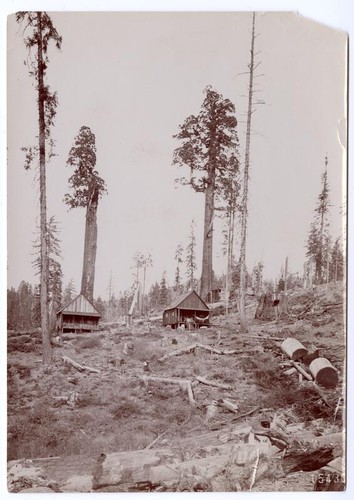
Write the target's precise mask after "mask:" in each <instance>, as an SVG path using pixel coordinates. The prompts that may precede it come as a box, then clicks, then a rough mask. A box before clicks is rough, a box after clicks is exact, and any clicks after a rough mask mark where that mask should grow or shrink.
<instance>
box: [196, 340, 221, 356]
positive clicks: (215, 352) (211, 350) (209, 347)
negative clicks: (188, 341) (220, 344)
mask: <svg viewBox="0 0 354 500" xmlns="http://www.w3.org/2000/svg"><path fill="white" fill-rule="evenodd" d="M196 346H197V347H199V348H200V349H204V351H209V352H212V353H214V354H222V351H221V350H220V349H216V347H211V346H210V345H205V344H199V343H198V342H197V343H196Z"/></svg>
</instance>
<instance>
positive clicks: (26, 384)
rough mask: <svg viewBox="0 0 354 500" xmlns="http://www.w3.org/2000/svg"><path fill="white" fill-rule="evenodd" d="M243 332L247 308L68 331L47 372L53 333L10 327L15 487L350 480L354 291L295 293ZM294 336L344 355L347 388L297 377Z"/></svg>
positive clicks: (220, 486)
mask: <svg viewBox="0 0 354 500" xmlns="http://www.w3.org/2000/svg"><path fill="white" fill-rule="evenodd" d="M249 300H250V301H249V304H248V314H249V317H250V318H252V317H254V311H255V309H256V306H257V304H256V301H255V300H254V299H252V298H250V299H249ZM238 329H239V324H238V314H237V313H233V314H230V315H229V316H227V317H225V316H223V315H219V316H216V315H215V314H214V316H213V318H212V327H210V328H207V329H204V328H203V329H200V330H196V331H193V330H192V331H185V330H184V331H183V330H182V331H174V330H168V329H167V330H166V329H164V328H162V326H160V325H159V324H155V325H151V324H150V325H148V324H140V325H133V326H132V327H126V326H120V327H117V326H113V327H112V328H110V329H109V330H107V331H102V332H96V333H92V334H81V335H74V334H63V335H61V337H60V338H58V339H55V347H54V361H55V362H54V365H53V367H51V368H50V369H47V370H44V369H43V367H42V364H41V352H40V349H41V345H40V333H39V332H31V333H28V332H27V333H24V332H22V333H14V332H12V333H11V334H9V340H8V346H9V356H8V387H9V391H8V415H9V416H8V458H9V461H10V462H9V489H10V490H11V491H21V490H23V489H26V488H31V487H33V486H35V487H36V486H41V487H50V488H51V489H52V490H54V491H73V490H77V491H84V490H85V491H90V490H92V489H94V490H96V491H136V490H157V491H193V490H197V491H199V490H200V491H240V490H250V489H252V490H254V491H289V490H292V491H310V490H313V489H314V488H316V489H328V488H329V489H334V488H343V476H342V474H343V473H344V469H343V464H342V463H341V458H340V457H342V456H343V439H344V437H345V436H344V432H343V425H344V424H343V415H344V403H345V401H344V393H345V373H344V360H345V334H344V311H343V290H342V288H341V287H340V286H339V285H338V284H336V285H333V284H331V285H329V286H328V287H327V288H326V287H325V286H323V287H319V288H318V289H316V290H311V291H307V290H304V291H303V290H301V291H297V292H294V293H292V294H290V296H289V315H288V316H286V317H282V318H281V319H278V320H275V321H272V322H261V321H259V320H250V328H249V332H248V334H244V335H241V334H240V333H239V331H238ZM288 337H292V338H296V339H297V340H299V341H301V342H302V343H303V344H304V345H305V347H306V348H308V349H311V348H312V349H314V348H316V349H318V350H319V352H320V355H321V356H324V357H326V358H327V359H328V360H329V361H330V362H331V363H332V365H333V366H334V367H335V369H336V370H337V373H338V375H339V383H338V384H337V385H336V387H334V388H333V389H324V388H321V387H319V386H318V385H317V384H316V383H314V382H313V381H309V380H307V379H306V378H303V377H302V376H300V374H299V372H298V371H297V370H294V371H293V373H290V374H287V373H288V372H289V368H291V365H290V364H289V359H287V357H286V355H285V354H284V353H283V352H282V350H281V344H282V340H283V339H285V338H288ZM72 361H74V362H76V363H78V364H79V365H78V366H76V367H75V366H73V364H72ZM74 364H75V363H74ZM78 368H79V369H78ZM91 368H92V370H90V369H91ZM142 450H145V451H142ZM50 457H52V458H50ZM335 459H336V461H335V462H333V460H335ZM338 460H339V462H338ZM326 464H330V465H329V466H327V469H323V467H324V466H326ZM330 467H332V469H331V468H330ZM323 477H325V479H326V481H324V482H323V481H322V479H323ZM338 478H339V479H338ZM337 479H338V480H337Z"/></svg>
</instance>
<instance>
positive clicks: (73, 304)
mask: <svg viewBox="0 0 354 500" xmlns="http://www.w3.org/2000/svg"><path fill="white" fill-rule="evenodd" d="M100 317H101V315H100V313H99V312H98V311H97V309H96V308H95V306H94V305H93V304H92V302H90V301H89V300H88V299H87V298H86V297H85V296H84V295H83V294H82V293H80V295H78V296H77V297H75V298H74V299H73V300H71V301H70V302H69V303H68V304H66V306H64V307H62V308H61V309H60V311H58V312H57V330H58V331H61V332H62V333H64V332H76V333H82V332H93V331H95V330H98V322H99V319H100Z"/></svg>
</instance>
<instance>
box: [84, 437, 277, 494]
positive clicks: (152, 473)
mask: <svg viewBox="0 0 354 500" xmlns="http://www.w3.org/2000/svg"><path fill="white" fill-rule="evenodd" d="M217 450H219V451H220V452H221V453H220V452H219V454H215V453H217ZM212 453H214V454H211V455H210V456H207V457H205V458H194V459H187V460H183V456H181V454H180V453H179V452H178V451H177V450H176V451H174V450H173V449H169V448H167V449H154V450H142V451H131V452H121V453H111V454H109V455H102V456H101V457H100V459H99V460H98V462H97V465H96V467H95V469H94V473H93V476H94V479H93V489H94V490H99V489H102V488H105V487H108V486H110V487H112V486H118V487H120V488H122V489H121V491H127V490H128V489H129V488H131V487H133V486H134V485H136V484H137V483H149V484H151V485H155V486H157V485H159V484H160V485H161V484H162V485H164V486H165V487H166V490H167V491H172V488H174V487H176V486H178V485H179V484H180V482H181V479H182V478H186V477H188V478H193V477H197V476H200V477H202V478H204V480H211V479H212V478H213V477H215V476H217V475H220V474H222V473H223V471H224V470H225V468H226V467H227V466H234V467H236V468H237V467H240V472H242V467H243V466H244V465H245V464H248V463H253V462H254V460H255V459H256V457H257V456H262V457H268V456H269V455H270V453H271V451H270V447H269V445H268V444H267V443H258V444H257V445H249V444H245V443H237V444H235V443H232V442H231V443H227V444H226V445H221V446H219V447H218V448H215V449H213V452H212ZM123 488H124V489H123ZM191 488H192V490H193V487H191ZM192 490H190V489H188V491H192ZM111 491H113V490H111Z"/></svg>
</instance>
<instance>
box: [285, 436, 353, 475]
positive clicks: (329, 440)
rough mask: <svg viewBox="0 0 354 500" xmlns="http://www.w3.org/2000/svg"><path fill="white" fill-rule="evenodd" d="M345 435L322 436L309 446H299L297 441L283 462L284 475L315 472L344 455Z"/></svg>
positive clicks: (289, 449) (288, 450) (290, 447)
mask: <svg viewBox="0 0 354 500" xmlns="http://www.w3.org/2000/svg"><path fill="white" fill-rule="evenodd" d="M343 443H344V435H343V433H341V432H338V433H335V434H327V435H323V436H320V437H318V438H316V439H314V440H312V442H309V443H308V445H307V446H305V447H304V446H299V444H298V442H297V441H296V440H295V441H294V442H293V443H291V445H290V446H289V448H288V449H287V451H286V453H285V454H284V457H283V461H282V468H283V471H284V473H285V474H286V475H287V474H290V473H293V472H297V471H304V472H306V471H314V470H318V469H320V468H321V467H323V466H324V465H326V464H328V463H329V462H331V461H332V460H333V459H335V458H337V457H340V456H342V455H343Z"/></svg>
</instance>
